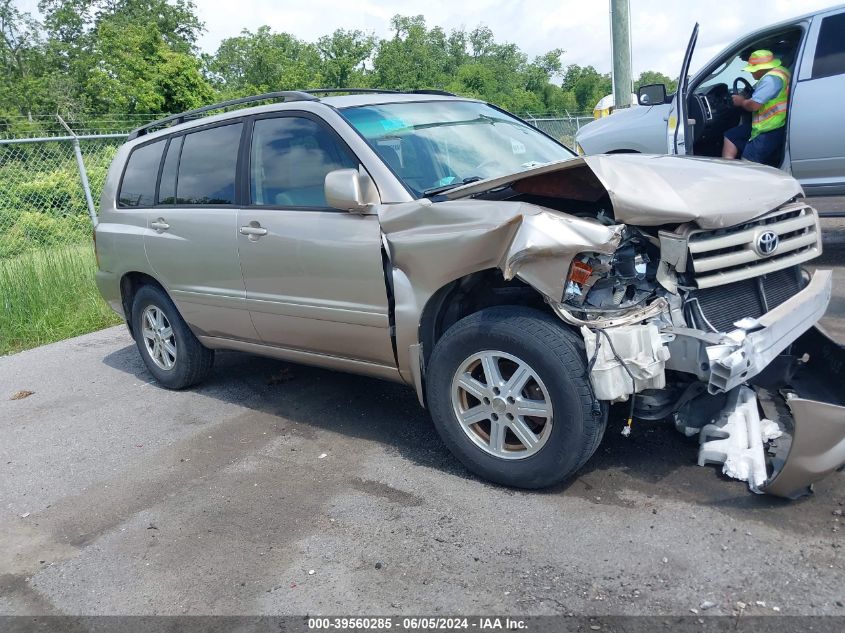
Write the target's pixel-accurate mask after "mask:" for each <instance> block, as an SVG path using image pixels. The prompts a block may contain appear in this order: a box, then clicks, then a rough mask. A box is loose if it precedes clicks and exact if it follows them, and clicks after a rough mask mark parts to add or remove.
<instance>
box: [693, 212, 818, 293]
mask: <svg viewBox="0 0 845 633" xmlns="http://www.w3.org/2000/svg"><path fill="white" fill-rule="evenodd" d="M768 232H772V233H775V234H776V235H777V237H778V244H777V247H776V248H775V249H774V251H773V252H771V253H768V254H762V253H761V252H760V250H759V248H758V246H759V244H758V240H759V238H760V236H761V235H762V234H763V233H768ZM688 246H689V254H690V263H691V272H692V273H694V281H695V285H696V286H697V287H698V288H702V289H703V288H713V287H717V286H723V285H728V284H733V283H735V282H739V281H740V280H743V279H751V278H752V277H759V276H760V275H765V274H767V273H772V272H774V271H776V270H780V269H785V268H790V267H792V266H795V265H796V264H800V263H801V262H805V261H807V260H809V259H812V258H814V257H816V256H817V255H819V254H820V253H821V229H820V228H819V222H818V215H817V214H816V211H815V209H813V208H812V207H808V206H807V205H806V204H804V203H803V202H794V203H790V204H787V205H784V206H782V207H781V208H780V209H778V210H777V211H773V212H772V213H769V214H768V215H765V216H763V217H762V218H758V219H756V220H753V221H751V222H746V223H745V224H739V225H737V226H731V227H728V228H726V229H716V230H706V231H695V232H693V233H691V234H690V236H689V240H688Z"/></svg>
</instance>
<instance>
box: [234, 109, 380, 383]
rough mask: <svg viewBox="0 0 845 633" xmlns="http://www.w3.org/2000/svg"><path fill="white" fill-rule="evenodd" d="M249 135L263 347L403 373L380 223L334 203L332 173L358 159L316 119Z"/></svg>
mask: <svg viewBox="0 0 845 633" xmlns="http://www.w3.org/2000/svg"><path fill="white" fill-rule="evenodd" d="M249 136H250V139H251V144H250V148H249V151H248V160H247V165H246V166H245V172H246V174H247V180H248V189H249V204H248V205H245V206H244V207H243V208H242V209H241V210H240V211H239V213H238V231H239V235H238V241H239V247H238V248H239V252H240V258H241V266H242V269H243V274H244V280H245V282H246V297H247V303H248V304H249V309H250V313H251V315H252V320H253V322H254V324H255V327H256V329H257V330H258V333H259V335H260V337H261V339H262V341H263V342H265V343H267V344H269V345H275V346H279V347H285V348H289V349H296V350H302V351H306V352H311V353H319V354H327V355H331V356H339V357H343V358H350V359H355V360H363V361H367V362H371V363H377V364H380V365H386V366H390V367H395V364H396V363H395V360H394V356H393V348H392V344H391V340H390V324H389V321H388V300H387V291H386V286H385V277H384V268H383V263H382V251H381V229H380V226H379V222H378V217H377V216H376V215H359V214H353V213H349V212H347V211H340V210H337V209H332V208H329V207H328V205H327V204H326V200H325V196H324V189H323V188H324V181H325V177H326V174H327V173H329V172H330V171H333V170H335V169H342V168H350V167H351V168H358V167H359V164H358V160H357V158H356V157H355V156H354V155H353V154H352V152H351V150H350V149H349V148H348V147H347V146H346V144H345V143H344V142H343V141H342V140H341V139H340V137H339V136H337V135H336V134H335V133H334V131H333V130H332V129H331V128H329V127H328V126H327V125H326V124H325V123H324V122H323V121H322V120H321V119H319V118H317V117H315V116H313V115H309V114H306V113H297V114H285V115H278V114H276V115H273V116H267V117H260V118H256V119H254V120H253V122H252V130H251V132H249Z"/></svg>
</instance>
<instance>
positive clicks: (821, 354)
mask: <svg viewBox="0 0 845 633" xmlns="http://www.w3.org/2000/svg"><path fill="white" fill-rule="evenodd" d="M843 384H845V348H843V346H842V345H840V344H838V343H836V342H834V341H833V340H832V339H830V337H828V336H827V335H826V334H825V333H824V332H823V331H822V330H820V329H818V328H811V329H810V330H809V331H808V332H806V333H805V334H803V335H802V336H800V337H799V338H798V339H797V340H796V341H795V342H794V344H793V345H792V346H791V348H790V350H789V353H788V354H782V355H781V356H780V357H779V358H778V359H776V361H775V362H774V363H773V364H772V365H771V366H770V367H769V368H767V371H765V372H763V373H762V374H760V375H759V376H758V377H757V378H756V379H755V380H754V381H753V382H752V384H751V386H750V387H749V386H740V387H738V388H736V389H734V390H733V391H731V392H730V393H729V394H727V395H726V396H723V398H724V406H723V407H722V408H721V410H719V411H718V412H715V415H707V414H703V415H702V414H701V410H703V409H705V408H706V403H704V402H701V403H700V404H699V403H697V402H696V401H692V402H690V405H691V406H688V407H686V408H685V409H684V410H683V411H682V412H679V415H678V417H677V418H676V425H677V427H678V429H679V430H680V431H682V432H684V433H685V434H686V435H687V436H692V435H698V436H699V441H700V442H701V446H700V448H699V453H698V463H699V465H702V466H703V465H704V464H707V463H721V464H723V468H722V471H723V472H724V473H725V474H726V475H728V476H730V477H734V478H736V479H741V480H743V481H747V482H748V485H749V487H750V488H751V490H753V491H754V492H760V493H767V494H771V495H775V496H778V497H786V498H789V499H795V498H797V497H800V496H803V495H805V494H808V493H809V492H811V491H812V486H813V484H814V483H815V482H817V481H819V480H820V479H822V478H823V477H825V476H827V475H829V474H830V473H832V472H833V471H835V470H839V469H841V468H842V467H843V465H845V393H843V391H842V385H843ZM702 397H703V398H708V399H712V398H713V396H708V395H705V396H702ZM761 412H762V414H761Z"/></svg>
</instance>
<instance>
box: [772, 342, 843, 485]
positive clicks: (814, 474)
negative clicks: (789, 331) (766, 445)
mask: <svg viewBox="0 0 845 633" xmlns="http://www.w3.org/2000/svg"><path fill="white" fill-rule="evenodd" d="M790 358H791V359H792V360H793V363H791V364H790V365H788V366H787V372H786V375H785V376H782V377H781V378H780V379H779V380H777V381H776V382H775V384H774V385H769V386H768V388H767V389H766V391H767V392H768V393H771V391H772V390H773V389H774V390H775V391H776V392H777V394H778V395H779V396H780V397H781V398H783V400H785V403H786V409H785V410H784V408H783V407H779V406H777V405H778V399H777V398H770V399H764V398H761V405H762V408H763V412H764V413H765V415H766V416H767V417H771V418H772V419H774V420H775V421H776V422H777V423H778V425H779V426H781V427H782V428H785V430H786V431H787V437H788V435H789V434H791V441H785V442H781V441H780V440H776V441H775V446H774V447H772V449H770V452H771V453H772V460H771V462H772V467H773V472H772V475H771V477H770V478H769V480H768V481H767V482H766V483H765V484H764V485H763V486H762V488H761V489H762V491H763V492H766V493H769V494H773V495H777V496H779V497H788V498H790V499H794V498H796V497H800V496H802V495H804V494H807V493H808V492H811V491H812V485H813V484H814V483H815V482H817V481H819V480H820V479H822V478H823V477H825V476H827V475H828V474H830V473H831V472H833V471H835V470H840V469H842V467H843V466H845V393H843V386H845V347H843V346H842V345H840V344H839V343H836V342H835V341H833V340H832V339H831V338H830V337H829V336H827V334H825V332H824V331H823V330H821V329H819V328H812V329H811V330H810V331H808V332H807V333H806V334H804V335H803V336H801V337H800V338H799V339H798V340H797V341H796V342H795V344H794V345H793V348H792V350H791V355H790ZM805 358H806V359H807V360H804V359H805ZM773 405H774V406H773ZM784 453H785V455H784Z"/></svg>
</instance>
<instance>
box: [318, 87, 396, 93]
mask: <svg viewBox="0 0 845 633" xmlns="http://www.w3.org/2000/svg"><path fill="white" fill-rule="evenodd" d="M303 92H307V93H308V94H312V95H315V94H316V95H322V94H326V95H328V94H337V93H341V94H345V93H363V94H380V93H389V94H395V93H397V92H399V91H398V90H388V89H386V88H385V89H381V88H309V89H308V90H303Z"/></svg>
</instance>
